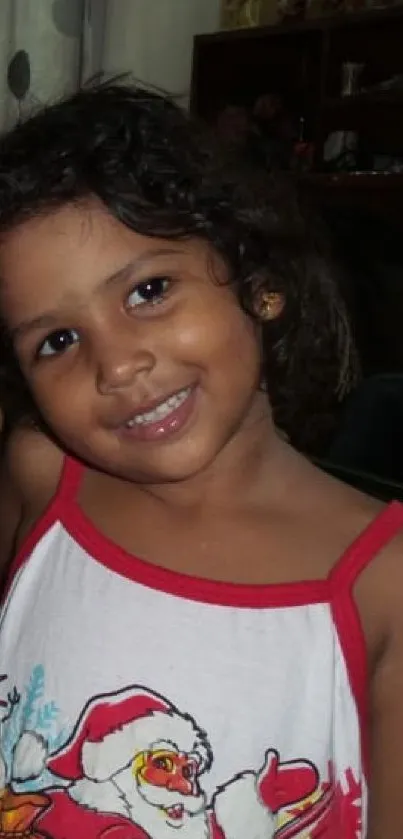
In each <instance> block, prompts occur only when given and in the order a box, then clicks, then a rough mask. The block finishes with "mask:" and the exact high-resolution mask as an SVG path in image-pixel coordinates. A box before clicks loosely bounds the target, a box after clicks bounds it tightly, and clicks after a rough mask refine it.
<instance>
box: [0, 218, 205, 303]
mask: <svg viewBox="0 0 403 839" xmlns="http://www.w3.org/2000/svg"><path fill="white" fill-rule="evenodd" d="M145 254H146V255H147V261H148V262H150V263H152V262H153V257H154V256H155V260H157V258H158V257H161V254H163V255H165V256H168V258H169V256H170V255H171V254H172V259H173V260H175V261H176V262H177V261H178V260H180V261H181V263H183V262H185V263H193V266H194V265H197V266H198V268H199V270H202V268H203V263H204V265H206V262H207V248H206V246H205V245H204V244H203V243H202V242H198V241H197V242H196V241H193V242H175V241H169V240H163V239H157V238H154V237H147V236H141V235H139V234H137V233H135V232H134V231H132V230H130V229H129V228H127V227H126V226H125V225H124V224H122V223H121V222H119V221H118V220H117V219H115V218H114V217H113V216H112V215H111V214H110V213H108V212H107V210H106V209H105V208H103V207H102V206H99V205H95V204H94V205H90V204H89V205H81V206H80V205H69V206H66V207H63V208H62V209H60V210H58V211H56V212H53V213H52V214H50V215H48V216H44V217H39V218H35V219H33V220H30V221H28V222H26V223H24V224H22V225H20V226H19V227H17V228H16V229H15V230H14V231H12V232H11V233H9V234H7V235H6V236H5V237H4V238H3V240H2V242H1V246H0V277H1V280H0V301H1V306H2V308H3V310H4V311H5V315H6V318H7V317H8V316H11V317H12V318H13V317H14V316H15V315H17V316H18V315H20V314H21V310H22V309H23V310H24V314H25V312H26V310H30V309H31V308H33V309H35V310H36V308H41V306H42V304H43V305H46V306H47V305H52V306H57V305H58V304H59V301H67V302H72V303H74V302H76V301H78V300H80V301H81V300H82V299H84V298H86V297H87V296H88V295H89V294H91V293H92V291H93V290H94V289H95V288H96V287H97V286H98V284H99V283H100V281H102V280H103V279H104V278H107V277H108V276H110V275H113V274H114V273H115V272H118V271H120V270H121V269H122V268H124V266H125V265H126V264H128V263H130V262H132V261H135V260H136V259H140V260H141V258H142V256H143V255H145Z"/></svg>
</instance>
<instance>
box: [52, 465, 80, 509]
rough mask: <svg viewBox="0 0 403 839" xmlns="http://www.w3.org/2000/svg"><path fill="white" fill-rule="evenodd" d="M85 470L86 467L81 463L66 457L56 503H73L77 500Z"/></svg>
mask: <svg viewBox="0 0 403 839" xmlns="http://www.w3.org/2000/svg"><path fill="white" fill-rule="evenodd" d="M84 468H85V467H84V465H83V464H82V463H80V461H78V460H75V459H74V458H73V457H70V455H66V456H65V458H64V461H63V469H62V474H61V477H60V482H59V487H58V490H57V493H56V498H55V501H56V500H57V501H62V502H63V503H71V502H72V501H75V500H76V498H77V494H78V491H79V488H80V484H81V480H82V477H83V473H84Z"/></svg>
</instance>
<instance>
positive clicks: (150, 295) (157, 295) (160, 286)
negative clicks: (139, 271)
mask: <svg viewBox="0 0 403 839" xmlns="http://www.w3.org/2000/svg"><path fill="white" fill-rule="evenodd" d="M170 285H171V280H170V279H169V278H168V277H153V278H152V279H150V280H146V281H145V282H143V283H139V284H138V285H136V288H134V289H133V291H132V292H130V294H129V296H128V298H127V303H128V306H129V307H130V308H132V309H134V308H136V307H137V306H144V304H146V303H148V304H149V305H151V306H154V305H155V304H156V303H160V302H161V300H162V299H163V298H164V296H165V294H166V293H167V291H168V289H169V287H170Z"/></svg>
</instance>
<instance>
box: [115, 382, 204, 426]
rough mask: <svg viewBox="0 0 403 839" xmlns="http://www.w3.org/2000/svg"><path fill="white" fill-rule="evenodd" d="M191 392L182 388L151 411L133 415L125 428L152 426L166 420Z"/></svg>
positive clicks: (189, 389)
mask: <svg viewBox="0 0 403 839" xmlns="http://www.w3.org/2000/svg"><path fill="white" fill-rule="evenodd" d="M191 390H192V388H191V387H186V388H183V390H179V391H178V392H177V393H175V394H173V395H172V396H170V397H168V399H166V400H165V401H163V402H160V403H159V405H157V406H156V407H155V408H154V409H153V410H150V411H145V412H144V413H138V414H135V415H134V416H133V417H131V418H130V419H129V420H127V421H126V426H127V428H133V427H134V426H136V425H153V424H154V423H156V422H158V421H161V420H164V419H166V418H167V417H169V415H170V414H172V413H174V411H177V410H178V408H180V407H181V405H183V403H184V402H186V399H187V398H188V397H189V396H190V393H191Z"/></svg>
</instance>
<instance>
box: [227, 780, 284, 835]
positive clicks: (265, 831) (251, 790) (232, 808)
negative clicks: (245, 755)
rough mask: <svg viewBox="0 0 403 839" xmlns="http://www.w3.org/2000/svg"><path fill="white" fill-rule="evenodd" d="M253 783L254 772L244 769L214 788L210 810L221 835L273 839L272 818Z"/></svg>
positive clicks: (255, 782) (273, 824)
mask: <svg viewBox="0 0 403 839" xmlns="http://www.w3.org/2000/svg"><path fill="white" fill-rule="evenodd" d="M256 784H257V779H256V775H255V774H254V773H253V772H245V774H243V775H239V776H238V777H237V778H235V779H234V780H233V781H231V782H230V783H229V784H228V785H227V786H225V787H222V788H221V789H220V790H219V791H218V792H217V794H216V796H215V798H214V814H215V817H216V820H217V824H218V825H219V826H220V828H221V830H222V831H223V833H224V835H225V839H245V837H248V839H273V837H274V835H275V830H276V819H275V817H274V815H273V813H271V811H270V810H268V809H267V808H266V807H265V806H264V804H262V802H261V800H260V798H259V795H258V792H257V788H256Z"/></svg>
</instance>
